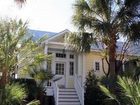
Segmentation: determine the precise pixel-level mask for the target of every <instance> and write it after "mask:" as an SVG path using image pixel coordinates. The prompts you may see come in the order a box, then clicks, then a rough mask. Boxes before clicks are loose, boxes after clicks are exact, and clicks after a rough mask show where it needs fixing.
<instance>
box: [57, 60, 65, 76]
mask: <svg viewBox="0 0 140 105" xmlns="http://www.w3.org/2000/svg"><path fill="white" fill-rule="evenodd" d="M56 74H57V75H64V63H56Z"/></svg>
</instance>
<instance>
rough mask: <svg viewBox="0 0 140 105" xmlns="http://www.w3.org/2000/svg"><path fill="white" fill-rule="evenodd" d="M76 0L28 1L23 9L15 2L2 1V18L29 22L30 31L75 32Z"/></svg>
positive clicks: (0, 0) (0, 9)
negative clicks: (74, 5) (73, 18)
mask: <svg viewBox="0 0 140 105" xmlns="http://www.w3.org/2000/svg"><path fill="white" fill-rule="evenodd" d="M74 1H75V0H27V2H26V4H25V5H23V7H22V8H20V7H19V6H17V4H16V3H14V0H0V17H2V18H14V19H22V20H23V21H28V26H29V28H30V29H36V30H42V31H51V32H60V31H62V30H65V29H69V30H70V31H73V30H74V27H73V25H72V18H71V17H72V14H73V6H72V5H73V4H74Z"/></svg>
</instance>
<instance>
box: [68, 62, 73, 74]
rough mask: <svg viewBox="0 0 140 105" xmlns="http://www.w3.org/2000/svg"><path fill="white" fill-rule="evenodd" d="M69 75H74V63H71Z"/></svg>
mask: <svg viewBox="0 0 140 105" xmlns="http://www.w3.org/2000/svg"><path fill="white" fill-rule="evenodd" d="M69 74H70V75H71V76H72V75H74V62H70V69H69Z"/></svg>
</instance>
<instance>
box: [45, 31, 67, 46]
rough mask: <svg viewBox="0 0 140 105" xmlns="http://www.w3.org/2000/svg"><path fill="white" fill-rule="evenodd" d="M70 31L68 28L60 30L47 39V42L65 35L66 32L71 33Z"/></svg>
mask: <svg viewBox="0 0 140 105" xmlns="http://www.w3.org/2000/svg"><path fill="white" fill-rule="evenodd" d="M69 32H70V31H69V30H68V29H65V30H64V31H61V32H59V33H58V34H56V35H54V36H52V37H51V38H49V39H47V40H46V41H45V43H47V42H48V41H51V40H52V39H55V38H57V37H60V36H61V35H64V34H65V33H69Z"/></svg>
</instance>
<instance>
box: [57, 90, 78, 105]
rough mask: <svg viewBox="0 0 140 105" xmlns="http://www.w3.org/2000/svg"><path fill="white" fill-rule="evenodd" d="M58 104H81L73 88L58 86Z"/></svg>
mask: <svg viewBox="0 0 140 105" xmlns="http://www.w3.org/2000/svg"><path fill="white" fill-rule="evenodd" d="M58 105H81V104H80V101H79V98H78V96H77V93H76V91H75V89H68V88H59V94H58Z"/></svg>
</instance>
